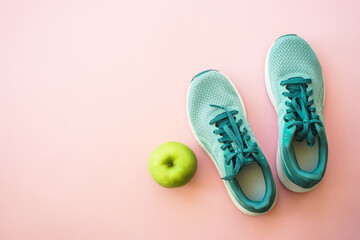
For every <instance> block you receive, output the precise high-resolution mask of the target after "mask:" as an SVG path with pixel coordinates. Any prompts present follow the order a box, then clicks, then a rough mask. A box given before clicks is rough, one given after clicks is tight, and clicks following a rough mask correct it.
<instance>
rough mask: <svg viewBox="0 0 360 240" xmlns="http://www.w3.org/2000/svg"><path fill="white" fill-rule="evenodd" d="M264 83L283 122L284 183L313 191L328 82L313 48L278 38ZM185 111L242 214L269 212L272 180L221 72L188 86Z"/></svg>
mask: <svg viewBox="0 0 360 240" xmlns="http://www.w3.org/2000/svg"><path fill="white" fill-rule="evenodd" d="M265 83H266V84H265V85H266V88H267V92H268V95H269V98H270V100H271V102H272V104H273V106H274V108H275V110H276V112H277V115H278V125H279V142H278V149H277V156H276V168H277V173H278V176H279V179H280V180H281V182H282V184H283V185H284V186H285V187H286V188H288V189H289V190H291V191H294V192H307V191H310V190H311V189H313V188H314V187H315V186H316V185H317V184H318V183H319V182H320V180H321V179H322V178H323V176H324V173H325V169H326V163H327V156H328V146H327V139H326V134H325V128H324V118H323V105H324V97H325V89H324V80H323V75H322V71H321V66H320V63H319V60H318V58H317V57H316V55H315V53H314V51H313V50H312V49H311V47H310V46H309V44H308V43H307V42H306V41H305V40H304V39H302V38H300V37H298V36H296V35H294V34H290V35H284V36H282V37H280V38H278V39H277V40H276V41H275V42H274V44H273V45H272V47H271V48H270V50H269V52H268V55H267V58H266V66H265ZM187 111H188V118H189V123H190V126H191V130H192V132H193V134H194V136H195V138H196V140H197V142H198V143H199V144H200V146H201V147H202V148H203V149H204V151H205V152H206V153H207V154H208V155H209V157H210V158H211V159H212V161H213V162H214V164H215V166H216V168H217V170H218V171H219V173H220V176H221V179H223V181H224V183H225V186H226V189H227V192H228V194H229V195H230V197H231V199H232V201H233V202H234V204H235V205H236V206H237V208H239V209H240V210H241V211H243V212H244V213H246V214H249V215H260V214H264V213H266V212H268V211H270V210H271V208H272V207H273V206H274V205H275V203H276V199H277V189H276V185H275V181H274V178H273V175H272V172H271V168H270V166H269V164H268V162H267V160H266V158H265V156H264V154H263V152H262V151H261V149H260V147H259V146H258V144H257V141H256V139H255V136H254V134H253V133H252V131H251V129H250V126H249V123H248V121H247V119H246V112H245V107H244V103H243V101H242V99H241V96H240V94H239V93H238V91H237V90H236V88H235V86H234V84H233V83H232V82H231V81H230V80H229V78H227V77H226V76H225V75H224V74H222V73H220V72H219V71H216V70H207V71H203V72H201V73H199V74H197V75H196V76H195V77H194V78H193V79H192V81H191V84H190V87H189V91H188V96H187Z"/></svg>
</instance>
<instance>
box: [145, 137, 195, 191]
mask: <svg viewBox="0 0 360 240" xmlns="http://www.w3.org/2000/svg"><path fill="white" fill-rule="evenodd" d="M196 165H197V164H196V156H195V154H194V152H193V151H192V150H191V149H190V148H189V147H187V146H186V145H185V144H182V143H179V142H166V143H164V144H161V145H160V146H159V147H158V148H156V149H155V150H154V151H153V152H152V153H151V155H150V158H149V162H148V167H149V171H150V174H151V176H152V178H153V179H154V180H155V182H157V183H158V184H160V185H161V186H163V187H166V188H175V187H180V186H183V185H185V184H186V183H188V182H189V181H190V180H191V178H192V177H193V176H194V174H195V172H196Z"/></svg>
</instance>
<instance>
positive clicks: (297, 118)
mask: <svg viewBox="0 0 360 240" xmlns="http://www.w3.org/2000/svg"><path fill="white" fill-rule="evenodd" d="M309 83H311V79H305V78H301V77H296V78H289V79H287V80H284V81H281V82H280V85H282V86H284V85H286V89H287V90H288V92H283V93H282V94H283V96H285V97H288V98H289V99H290V100H291V101H286V102H285V104H286V106H288V109H286V114H285V115H284V120H285V122H288V123H289V124H288V125H287V128H288V129H289V128H290V127H292V126H294V125H296V132H295V139H296V140H297V141H300V142H302V141H303V140H304V139H305V140H306V143H307V145H308V146H313V145H314V144H315V138H314V136H316V135H317V132H316V129H315V124H319V125H320V126H322V123H321V121H320V120H319V116H318V115H316V114H315V111H316V109H315V107H313V106H312V104H313V103H314V100H313V99H312V100H309V96H311V94H312V90H310V91H308V84H309Z"/></svg>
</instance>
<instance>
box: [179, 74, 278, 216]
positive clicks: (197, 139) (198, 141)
mask: <svg viewBox="0 0 360 240" xmlns="http://www.w3.org/2000/svg"><path fill="white" fill-rule="evenodd" d="M222 74H223V73H222ZM223 75H224V76H225V77H226V78H227V80H228V81H229V82H230V84H231V86H232V87H233V88H234V89H235V92H236V95H237V96H238V98H239V99H240V103H241V107H242V110H243V112H244V115H245V117H246V109H245V105H244V102H243V100H242V98H241V96H240V94H239V92H238V91H237V89H236V87H235V85H234V83H233V82H232V81H231V80H230V78H228V77H227V76H226V75H225V74H223ZM189 89H190V88H189ZM188 96H189V90H188V93H187V97H186V111H187V112H188V109H187V107H188V99H189V98H188ZM187 119H188V122H189V125H190V129H191V132H192V134H193V135H194V137H195V140H196V141H197V143H198V144H199V145H200V147H201V148H202V149H203V150H204V151H205V152H206V154H207V155H208V156H209V157H210V159H211V161H212V162H213V163H214V165H215V167H216V169H217V171H218V172H219V173H220V170H219V168H218V166H217V164H216V162H215V159H214V158H213V157H212V156H211V154H210V153H209V152H208V150H207V149H206V148H205V146H204V145H203V144H202V143H201V141H200V139H199V138H198V136H197V135H196V133H195V130H194V128H193V126H192V124H191V121H190V117H189V114H187ZM223 181H224V180H223ZM224 185H225V188H226V191H227V193H228V195H229V196H230V198H231V201H232V202H233V203H234V205H235V206H236V207H237V208H238V209H239V210H240V211H242V212H243V213H245V214H247V215H250V216H259V215H263V214H265V213H267V212H269V211H270V210H271V209H273V207H274V206H275V204H276V202H277V189H275V191H276V197H275V200H274V203H273V205H272V206H271V208H270V209H269V210H268V211H266V212H263V213H256V212H250V211H249V210H247V209H245V208H244V207H243V206H241V205H240V204H239V203H238V202H237V201H236V199H235V198H234V196H233V194H232V193H231V190H230V188H228V186H227V185H226V184H225V182H224Z"/></svg>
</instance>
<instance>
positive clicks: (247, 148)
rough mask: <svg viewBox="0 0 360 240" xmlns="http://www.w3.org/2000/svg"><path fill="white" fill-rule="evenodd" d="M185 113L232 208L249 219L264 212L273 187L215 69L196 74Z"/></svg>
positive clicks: (235, 101)
mask: <svg viewBox="0 0 360 240" xmlns="http://www.w3.org/2000/svg"><path fill="white" fill-rule="evenodd" d="M187 112H188V119H189V123H190V127H191V130H192V132H193V134H194V136H195V138H196V140H197V142H198V143H199V144H200V146H201V147H202V148H203V149H204V151H205V152H206V153H207V154H208V155H209V157H210V158H211V159H212V161H213V163H214V164H215V166H216V168H217V170H218V171H219V173H220V176H221V179H222V180H223V181H224V183H225V187H226V190H227V192H228V194H229V195H230V198H231V200H232V201H233V202H234V204H235V206H236V207H237V208H238V209H240V210H241V211H243V212H244V213H246V214H249V215H260V214H263V213H266V212H268V211H269V210H270V209H271V208H272V207H273V206H274V205H275V202H276V196H277V192H276V186H275V182H274V179H273V176H272V173H271V169H270V166H269V164H268V163H267V161H266V159H265V156H264V154H263V153H262V151H261V149H260V148H259V147H258V145H257V142H256V139H255V137H254V135H253V133H252V131H251V129H250V127H249V124H248V122H247V120H246V113H245V108H244V104H243V102H242V100H241V97H240V95H239V93H238V92H237V91H236V89H235V87H234V85H233V84H232V83H231V82H230V80H229V79H228V78H227V77H226V76H224V75H223V74H221V73H220V72H218V71H216V70H208V71H204V72H201V73H199V74H198V75H196V76H195V77H194V78H193V79H192V81H191V84H190V87H189V92H188V96H187Z"/></svg>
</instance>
